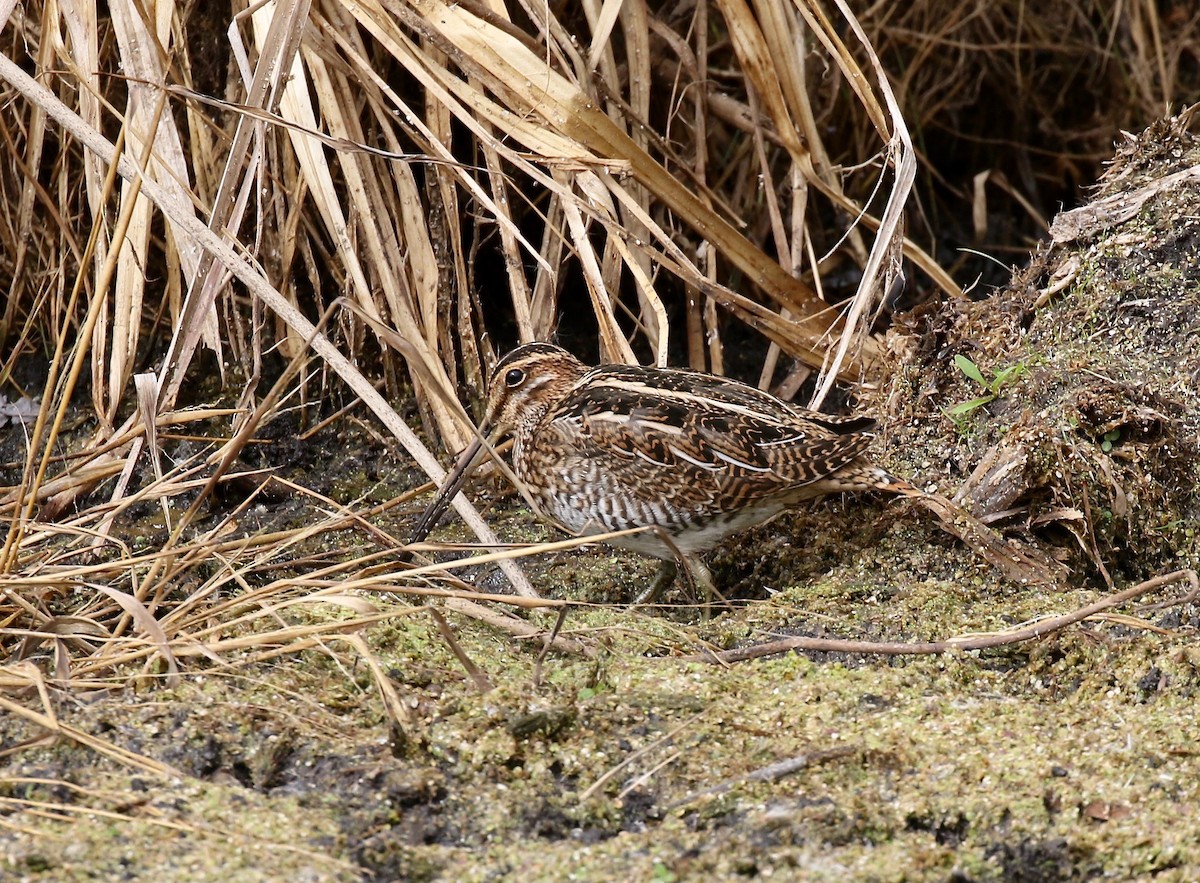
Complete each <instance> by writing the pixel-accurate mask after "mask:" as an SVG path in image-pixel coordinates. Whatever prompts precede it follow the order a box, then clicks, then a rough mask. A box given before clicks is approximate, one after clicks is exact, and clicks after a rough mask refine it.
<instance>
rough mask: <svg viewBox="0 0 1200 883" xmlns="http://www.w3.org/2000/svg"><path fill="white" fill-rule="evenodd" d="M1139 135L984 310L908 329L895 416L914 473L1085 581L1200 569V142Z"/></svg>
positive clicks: (1181, 120) (1186, 133) (897, 438)
mask: <svg viewBox="0 0 1200 883" xmlns="http://www.w3.org/2000/svg"><path fill="white" fill-rule="evenodd" d="M1192 118H1193V114H1192V113H1191V112H1186V113H1184V114H1181V115H1180V116H1179V117H1176V118H1174V119H1171V120H1167V121H1163V122H1161V123H1158V124H1156V125H1154V126H1151V127H1150V128H1149V129H1147V130H1146V131H1145V132H1144V133H1142V134H1141V135H1140V136H1137V137H1134V136H1126V138H1127V140H1126V142H1125V143H1124V144H1122V145H1121V146H1120V147H1119V149H1118V151H1117V154H1116V156H1115V158H1114V159H1113V161H1112V163H1111V165H1110V167H1109V169H1108V171H1107V172H1106V174H1105V175H1104V177H1103V179H1102V180H1101V182H1100V184H1099V186H1098V188H1097V190H1096V193H1095V196H1094V198H1093V199H1092V201H1091V202H1090V203H1088V204H1087V205H1085V206H1083V207H1081V208H1077V209H1074V210H1072V211H1069V212H1064V213H1063V214H1061V215H1059V216H1058V218H1057V219H1056V220H1055V222H1054V223H1053V225H1052V226H1051V230H1050V233H1051V242H1050V243H1049V244H1046V245H1043V246H1042V247H1041V248H1040V249H1039V250H1038V252H1037V253H1036V254H1035V255H1034V257H1033V260H1032V261H1031V264H1030V266H1029V267H1028V269H1026V270H1025V271H1023V272H1020V273H1018V274H1017V275H1016V276H1015V277H1014V279H1013V281H1012V283H1011V284H1010V285H1009V286H1008V287H1007V288H1006V289H1004V290H1002V291H1000V292H997V293H996V294H995V295H994V296H992V297H990V298H987V299H986V300H982V301H977V302H976V301H967V300H963V301H959V302H954V303H951V304H948V305H944V306H943V307H941V308H939V309H937V310H936V311H935V310H927V311H925V312H923V313H916V314H912V315H909V316H906V317H902V318H901V320H900V321H899V323H898V327H897V329H896V330H895V331H893V332H892V337H891V340H890V343H891V344H892V350H893V352H894V353H895V354H897V355H898V356H899V358H898V365H897V367H896V371H895V374H894V380H893V382H892V384H891V387H890V389H889V390H888V391H887V393H888V401H887V403H886V405H885V410H886V411H887V412H888V413H891V414H892V415H893V419H892V421H891V423H892V426H893V427H894V428H893V430H892V432H891V435H890V438H889V442H890V444H889V447H890V448H892V449H895V450H897V451H898V452H899V453H898V454H897V455H896V456H897V457H898V458H899V459H900V460H901V461H905V460H906V461H907V462H905V464H904V466H905V468H906V471H907V473H908V474H910V475H912V476H915V477H922V478H924V479H925V480H927V481H929V482H931V483H942V482H944V481H945V480H946V478H948V479H949V482H948V484H949V486H945V485H943V486H942V487H941V488H940V489H941V490H943V491H948V490H954V491H956V493H957V495H958V499H959V500H961V501H963V502H965V503H966V504H967V505H968V506H969V507H970V508H971V509H972V510H973V511H974V512H975V514H976V515H978V516H979V517H980V518H982V519H983V520H985V521H988V522H990V523H992V524H993V525H994V526H996V527H997V528H1000V529H1003V530H1005V531H1006V532H1009V533H1012V532H1014V531H1015V532H1018V533H1023V534H1025V535H1026V536H1027V537H1029V538H1031V539H1034V540H1036V541H1037V542H1038V543H1040V544H1042V545H1043V546H1049V547H1050V548H1051V549H1052V550H1053V552H1054V554H1056V555H1057V556H1058V557H1060V558H1062V559H1063V560H1064V561H1067V562H1068V563H1069V564H1071V565H1072V566H1073V568H1075V569H1076V572H1077V573H1079V574H1080V575H1083V574H1086V573H1088V572H1092V573H1094V572H1099V573H1100V575H1102V576H1104V577H1105V578H1106V579H1110V578H1111V577H1114V576H1116V575H1117V574H1118V573H1120V574H1121V575H1122V576H1124V577H1128V578H1141V577H1144V576H1146V575H1148V574H1150V573H1154V572H1158V571H1161V570H1162V569H1163V568H1164V567H1173V566H1180V565H1182V564H1183V563H1185V562H1187V563H1188V564H1190V565H1193V566H1194V564H1195V562H1196V560H1197V541H1196V534H1195V530H1194V525H1195V524H1196V521H1197V518H1198V517H1200V498H1198V496H1197V490H1198V486H1200V480H1198V477H1200V466H1198V464H1200V450H1198V448H1200V436H1198V432H1197V429H1198V427H1200V395H1198V393H1200V138H1197V136H1196V135H1195V134H1194V133H1193V132H1192V130H1191V129H1192Z"/></svg>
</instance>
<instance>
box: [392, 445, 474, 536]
mask: <svg viewBox="0 0 1200 883" xmlns="http://www.w3.org/2000/svg"><path fill="white" fill-rule="evenodd" d="M481 453H483V438H482V436H481V437H477V438H476V439H475V441H473V442H471V444H469V445H467V449H466V450H465V451H463V452H462V455H461V456H460V457H459V458H458V462H457V463H455V464H454V468H453V469H451V470H450V471H449V472H448V473H447V474H446V480H445V481H443V482H442V486H441V487H440V488H439V489H438V492H437V496H435V497H434V498H433V501H432V502H431V503H430V504H429V506H428V507H427V508H426V509H425V511H424V512H423V513H421V517H420V518H419V519H418V520H417V524H416V527H414V528H413V532H412V536H410V537H409V539H408V542H409V544H410V545H411V544H412V543H420V542H424V540H425V538H426V537H427V536H429V532H430V531H431V530H433V529H434V527H436V526H437V523H438V521H439V520H440V519H441V517H442V516H443V515H444V514H445V513H446V509H447V507H449V505H450V501H451V500H453V499H454V496H455V494H457V493H458V492H459V491H460V490H462V486H463V485H464V484H466V481H467V478H468V477H470V475H471V470H472V469H473V468H474V466H475V464H476V463H477V462H478V460H479V459H481V458H480V454H481Z"/></svg>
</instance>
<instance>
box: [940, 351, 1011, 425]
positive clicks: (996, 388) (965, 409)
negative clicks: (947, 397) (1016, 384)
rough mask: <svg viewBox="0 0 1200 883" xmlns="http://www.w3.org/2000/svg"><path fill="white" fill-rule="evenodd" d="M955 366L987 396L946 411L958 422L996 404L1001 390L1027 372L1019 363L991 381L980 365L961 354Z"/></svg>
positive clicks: (956, 357)
mask: <svg viewBox="0 0 1200 883" xmlns="http://www.w3.org/2000/svg"><path fill="white" fill-rule="evenodd" d="M954 366H955V367H956V368H958V370H959V371H961V372H962V373H963V374H965V375H966V376H967V377H969V378H970V379H971V380H974V381H975V382H976V383H978V384H979V385H980V386H981V387H983V389H984V392H985V394H984V395H981V396H978V397H977V398H973V399H969V400H968V401H965V402H959V403H958V404H957V405H954V406H953V407H951V408H948V409H946V412H945V413H946V416H947V417H949V418H950V419H952V420H958V419H959V418H962V417H965V416H967V415H968V414H970V413H971V412H972V411H974V410H975V409H976V408H980V407H982V406H984V405H986V404H987V403H988V402H994V401H995V400H996V399H997V398H998V397H999V395H1000V390H1001V389H1002V388H1003V387H1004V386H1005V385H1007V384H1008V383H1011V382H1012V381H1013V380H1015V379H1016V378H1018V377H1020V376H1021V375H1022V374H1024V373H1025V370H1026V368H1025V364H1024V363H1023V362H1017V363H1016V364H1015V365H1009V366H1008V367H1007V368H1001V369H1000V370H999V371H997V372H996V373H995V374H993V375H992V377H991V379H990V380H989V379H988V378H987V377H984V376H983V372H982V371H980V370H979V366H978V365H976V364H975V363H974V362H972V361H971V360H970V359H968V358H967V357H966V356H964V355H961V354H960V355H957V356H955V357H954Z"/></svg>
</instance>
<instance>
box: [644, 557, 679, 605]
mask: <svg viewBox="0 0 1200 883" xmlns="http://www.w3.org/2000/svg"><path fill="white" fill-rule="evenodd" d="M678 572H679V568H678V567H676V566H675V562H674V561H672V560H671V559H670V558H664V559H662V560H661V561H660V562H659V563H658V573H657V574H656V575H655V577H654V582H652V583H650V585H649V587H648V588H647V589H646V590H645V591H643V592H641V593H640V594H639V595H638V596H637V597H636V598H634V599H633V606H634V607H641V606H642V605H643V604H653V603H654V602H655V601H657V600H658V599H659V596H660V595H662V593H663V592H665V591H666V590H667V586H669V585H671V583H672V582H674V581H675V575H676V574H677V573H678Z"/></svg>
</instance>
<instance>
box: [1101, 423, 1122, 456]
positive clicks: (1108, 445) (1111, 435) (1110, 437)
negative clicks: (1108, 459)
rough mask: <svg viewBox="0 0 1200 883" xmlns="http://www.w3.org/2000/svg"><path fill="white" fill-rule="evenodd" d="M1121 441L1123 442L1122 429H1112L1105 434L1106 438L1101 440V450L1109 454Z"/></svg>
mask: <svg viewBox="0 0 1200 883" xmlns="http://www.w3.org/2000/svg"><path fill="white" fill-rule="evenodd" d="M1120 440H1121V429H1120V427H1118V428H1117V429H1110V430H1109V431H1108V432H1106V433H1104V438H1103V439H1101V440H1100V450H1102V451H1104V453H1106V454H1107V453H1108V452H1109V451H1111V450H1112V449H1113V445H1115V444H1116V443H1117V442H1119V441H1120Z"/></svg>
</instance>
